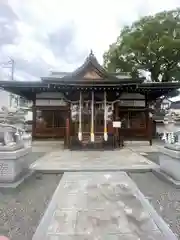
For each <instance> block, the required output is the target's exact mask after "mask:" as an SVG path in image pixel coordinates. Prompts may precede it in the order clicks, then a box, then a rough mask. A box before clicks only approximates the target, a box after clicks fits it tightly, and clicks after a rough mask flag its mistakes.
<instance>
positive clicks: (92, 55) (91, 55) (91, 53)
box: [89, 49, 94, 57]
mask: <svg viewBox="0 0 180 240" xmlns="http://www.w3.org/2000/svg"><path fill="white" fill-rule="evenodd" d="M89 56H90V57H94V53H93V50H92V49H91V51H90V54H89Z"/></svg>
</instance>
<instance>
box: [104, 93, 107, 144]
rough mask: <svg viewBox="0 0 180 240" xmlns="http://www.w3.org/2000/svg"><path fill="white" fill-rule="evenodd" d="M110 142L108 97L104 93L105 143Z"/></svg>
mask: <svg viewBox="0 0 180 240" xmlns="http://www.w3.org/2000/svg"><path fill="white" fill-rule="evenodd" d="M107 140H108V134H107V96H106V91H104V141H107Z"/></svg>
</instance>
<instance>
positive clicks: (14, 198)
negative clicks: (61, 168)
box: [0, 174, 61, 240]
mask: <svg viewBox="0 0 180 240" xmlns="http://www.w3.org/2000/svg"><path fill="white" fill-rule="evenodd" d="M60 178H61V175H58V174H53V175H52V174H46V175H43V174H34V175H33V176H31V177H30V178H29V179H26V180H25V182H23V183H22V184H21V185H20V186H19V187H18V188H16V189H11V190H5V189H3V190H2V189H1V190H0V234H2V235H3V234H4V235H5V236H8V237H9V238H10V239H12V240H31V239H32V236H33V234H34V232H35V230H36V227H37V226H38V223H39V221H40V219H41V218H42V216H43V214H44V211H45V209H46V207H47V205H48V203H49V201H50V200H51V198H52V195H53V193H54V191H55V189H56V187H57V185H58V183H59V181H60Z"/></svg>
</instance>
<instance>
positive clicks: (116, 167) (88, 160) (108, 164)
mask: <svg viewBox="0 0 180 240" xmlns="http://www.w3.org/2000/svg"><path fill="white" fill-rule="evenodd" d="M31 168H32V169H33V170H36V171H42V172H66V171H139V170H145V171H147V170H152V169H156V168H159V166H158V165H156V164H155V163H152V162H151V161H149V160H148V159H146V158H145V157H144V156H141V154H140V153H137V152H136V151H135V150H132V149H130V148H124V149H120V150H114V151H69V150H62V149H52V151H50V152H49V153H47V154H45V155H44V156H43V157H42V158H40V159H38V160H37V161H36V162H34V163H33V164H32V165H31Z"/></svg>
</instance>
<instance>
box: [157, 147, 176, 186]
mask: <svg viewBox="0 0 180 240" xmlns="http://www.w3.org/2000/svg"><path fill="white" fill-rule="evenodd" d="M160 152H161V154H160V155H159V165H160V170H161V171H162V172H165V173H166V174H167V175H169V176H170V177H172V178H173V179H174V180H175V181H180V171H179V169H180V151H176V150H172V149H169V148H164V147H163V148H161V149H160Z"/></svg>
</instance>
